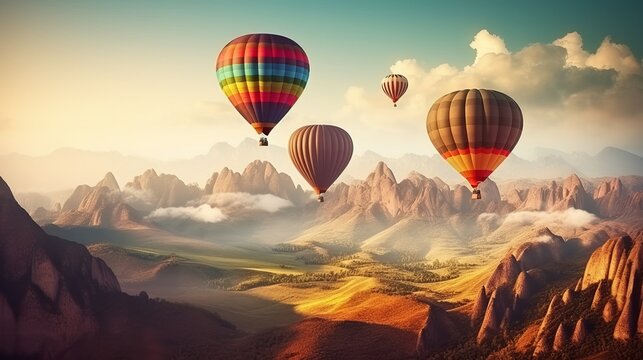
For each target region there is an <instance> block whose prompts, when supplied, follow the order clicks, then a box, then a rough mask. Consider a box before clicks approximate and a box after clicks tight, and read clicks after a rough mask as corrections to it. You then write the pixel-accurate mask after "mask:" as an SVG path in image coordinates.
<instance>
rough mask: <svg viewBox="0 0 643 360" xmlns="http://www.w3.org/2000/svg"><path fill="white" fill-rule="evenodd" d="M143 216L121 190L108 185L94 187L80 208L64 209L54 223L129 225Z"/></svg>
mask: <svg viewBox="0 0 643 360" xmlns="http://www.w3.org/2000/svg"><path fill="white" fill-rule="evenodd" d="M141 221H142V218H141V216H140V215H138V213H137V212H136V210H134V209H133V208H132V207H131V206H129V205H128V204H125V203H124V202H123V199H122V197H121V193H120V192H113V191H111V190H109V188H107V187H104V186H103V187H96V188H93V189H92V190H91V191H90V192H89V193H88V194H87V196H85V197H84V198H83V200H82V201H81V202H80V204H79V205H78V208H77V209H75V210H70V211H63V212H62V213H61V214H60V215H59V216H58V218H57V219H56V221H54V224H56V225H59V226H93V227H129V226H136V225H137V224H138V223H140V222H141Z"/></svg>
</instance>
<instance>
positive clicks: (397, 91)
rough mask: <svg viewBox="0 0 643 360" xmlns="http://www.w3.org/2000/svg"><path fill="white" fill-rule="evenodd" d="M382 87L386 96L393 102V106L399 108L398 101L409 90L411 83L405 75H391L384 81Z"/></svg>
mask: <svg viewBox="0 0 643 360" xmlns="http://www.w3.org/2000/svg"><path fill="white" fill-rule="evenodd" d="M381 85H382V90H383V91H384V94H386V96H388V97H390V98H391V100H393V106H397V101H398V100H399V99H400V98H401V97H402V95H404V93H405V92H406V89H408V88H409V81H408V80H407V79H406V77H405V76H404V75H400V74H390V75H386V77H384V79H382V83H381Z"/></svg>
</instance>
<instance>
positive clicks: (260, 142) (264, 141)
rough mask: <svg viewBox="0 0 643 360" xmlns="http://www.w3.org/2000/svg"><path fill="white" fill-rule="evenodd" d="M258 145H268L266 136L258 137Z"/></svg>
mask: <svg viewBox="0 0 643 360" xmlns="http://www.w3.org/2000/svg"><path fill="white" fill-rule="evenodd" d="M259 146H268V138H267V137H260V138H259Z"/></svg>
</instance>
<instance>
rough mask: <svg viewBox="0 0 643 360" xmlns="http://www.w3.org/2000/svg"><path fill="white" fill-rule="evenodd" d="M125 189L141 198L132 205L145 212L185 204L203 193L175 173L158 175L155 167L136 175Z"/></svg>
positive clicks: (136, 197)
mask: <svg viewBox="0 0 643 360" xmlns="http://www.w3.org/2000/svg"><path fill="white" fill-rule="evenodd" d="M125 189H126V191H127V192H130V193H132V195H133V196H134V198H135V199H136V200H139V201H132V202H131V203H132V205H133V206H134V207H135V208H136V209H137V210H139V211H145V212H149V211H151V210H154V209H157V208H164V207H177V206H184V205H185V204H186V203H187V202H189V201H191V200H196V199H198V198H199V197H200V196H201V195H202V192H201V189H199V187H198V186H197V185H186V184H185V183H184V182H183V181H181V179H179V178H178V177H176V176H175V175H169V174H161V175H158V174H157V173H156V171H154V169H149V170H146V171H145V172H144V173H143V174H142V175H139V176H136V177H134V179H133V180H132V181H131V182H129V183H127V184H126V185H125Z"/></svg>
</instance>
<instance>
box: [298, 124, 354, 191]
mask: <svg viewBox="0 0 643 360" xmlns="http://www.w3.org/2000/svg"><path fill="white" fill-rule="evenodd" d="M288 150H289V153H290V158H291V159H292V162H293V164H294V165H295V167H296V168H297V170H299V173H300V174H301V175H302V176H303V177H304V179H306V181H307V182H308V183H309V184H310V186H312V188H313V189H314V190H315V192H316V193H317V194H318V195H319V194H323V193H325V192H326V190H328V188H329V187H330V186H331V185H332V184H333V182H335V180H337V178H338V177H339V175H341V173H342V171H344V169H345V168H346V166H347V165H348V163H349V162H350V160H351V157H352V156H353V141H352V140H351V137H350V135H348V133H347V132H346V131H344V130H343V129H341V128H339V127H337V126H333V125H308V126H304V127H301V128H299V129H297V130H295V132H293V133H292V135H291V136H290V141H289V142H288Z"/></svg>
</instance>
